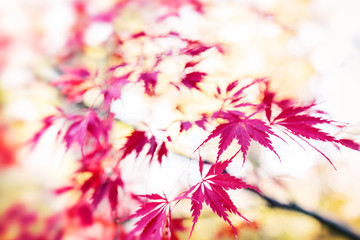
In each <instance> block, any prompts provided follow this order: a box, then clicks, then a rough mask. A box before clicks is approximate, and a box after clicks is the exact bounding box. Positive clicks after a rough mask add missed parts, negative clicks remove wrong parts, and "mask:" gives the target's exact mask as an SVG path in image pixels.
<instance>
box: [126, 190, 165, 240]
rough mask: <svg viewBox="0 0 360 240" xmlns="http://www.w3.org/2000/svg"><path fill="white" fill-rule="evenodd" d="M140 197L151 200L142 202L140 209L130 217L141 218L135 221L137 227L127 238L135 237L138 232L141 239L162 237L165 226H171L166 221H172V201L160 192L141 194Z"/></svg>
mask: <svg viewBox="0 0 360 240" xmlns="http://www.w3.org/2000/svg"><path fill="white" fill-rule="evenodd" d="M140 197H145V198H147V199H150V200H151V201H150V202H147V203H144V204H142V205H141V206H140V209H138V210H137V211H136V212H135V213H134V214H132V215H131V216H130V217H129V218H134V217H141V218H140V220H138V221H137V222H136V223H135V228H134V229H133V230H132V231H131V232H130V233H129V235H128V237H127V238H126V239H129V240H130V239H134V238H135V236H136V235H137V234H138V233H140V235H139V239H144V240H146V239H161V238H162V236H163V231H164V227H166V226H167V227H168V228H169V225H167V224H166V222H167V223H170V222H171V208H170V202H169V201H168V200H167V198H166V196H165V195H164V197H162V196H160V195H159V194H151V195H140ZM168 232H169V231H168Z"/></svg>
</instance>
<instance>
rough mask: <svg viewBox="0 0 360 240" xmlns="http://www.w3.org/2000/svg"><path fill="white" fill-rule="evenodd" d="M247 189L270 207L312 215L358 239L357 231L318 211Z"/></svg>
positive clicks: (338, 231) (349, 236) (341, 232)
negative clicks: (282, 201)
mask: <svg viewBox="0 0 360 240" xmlns="http://www.w3.org/2000/svg"><path fill="white" fill-rule="evenodd" d="M247 190H248V191H251V192H253V193H255V194H256V195H258V196H259V197H261V198H262V199H263V200H265V201H266V203H267V204H268V206H269V207H270V208H281V209H285V210H288V211H294V212H298V213H302V214H305V215H307V216H309V217H312V218H314V219H316V220H318V221H319V222H320V223H321V224H322V225H324V226H327V227H329V228H330V229H331V230H334V231H336V232H337V233H338V234H341V235H342V236H344V237H347V238H349V239H354V240H360V235H358V234H357V233H355V232H354V231H352V230H351V229H350V228H349V227H347V226H345V225H343V224H341V223H339V222H335V221H334V220H331V219H329V218H327V217H324V216H322V215H320V214H319V213H316V212H314V211H309V210H306V209H304V208H303V207H301V206H299V205H297V204H296V203H294V202H290V203H281V202H279V201H277V200H276V199H273V198H271V197H269V196H266V195H264V194H261V193H258V192H256V191H254V190H252V189H247Z"/></svg>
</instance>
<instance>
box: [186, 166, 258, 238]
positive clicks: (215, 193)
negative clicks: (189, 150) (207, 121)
mask: <svg viewBox="0 0 360 240" xmlns="http://www.w3.org/2000/svg"><path fill="white" fill-rule="evenodd" d="M230 162H231V160H227V161H223V162H220V161H217V162H216V163H215V164H213V165H212V166H211V167H210V169H209V171H208V173H207V174H206V175H205V176H204V177H203V176H202V175H203V173H202V171H203V162H202V160H201V159H200V161H199V169H200V174H201V177H202V179H201V182H199V183H197V184H196V185H194V186H192V187H191V188H190V189H189V190H188V191H187V192H186V193H185V195H188V194H192V195H191V197H190V198H191V212H192V217H193V225H192V228H191V232H190V236H191V234H192V232H193V230H194V227H195V224H196V222H197V221H198V219H199V216H200V213H201V210H202V205H203V203H204V202H205V203H206V204H207V205H208V206H210V208H211V209H212V211H213V212H214V213H216V214H217V215H218V216H219V217H221V218H222V219H224V220H225V221H226V222H228V223H229V224H230V226H231V227H232V228H233V229H234V226H233V225H232V223H231V221H230V219H229V217H228V213H234V214H237V215H238V216H240V217H242V218H243V219H244V220H245V221H247V222H249V220H247V219H246V218H245V217H244V216H243V215H242V214H241V213H240V212H239V211H238V210H237V208H236V206H235V205H234V203H233V202H232V201H231V199H230V196H229V195H228V194H227V192H226V191H225V190H229V189H232V190H236V189H242V188H251V189H254V190H256V191H258V190H257V189H256V188H254V187H252V186H250V185H248V184H246V183H245V182H244V181H243V180H241V179H240V178H236V177H234V176H231V175H229V174H228V173H224V170H225V169H226V167H227V166H228V165H229V163H230ZM234 231H235V229H234ZM190 236H189V238H190Z"/></svg>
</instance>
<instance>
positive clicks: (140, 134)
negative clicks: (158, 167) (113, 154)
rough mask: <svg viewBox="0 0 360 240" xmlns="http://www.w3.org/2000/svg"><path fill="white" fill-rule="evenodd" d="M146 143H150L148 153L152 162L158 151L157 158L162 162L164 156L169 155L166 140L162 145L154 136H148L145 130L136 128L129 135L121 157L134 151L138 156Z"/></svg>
mask: <svg viewBox="0 0 360 240" xmlns="http://www.w3.org/2000/svg"><path fill="white" fill-rule="evenodd" d="M145 145H149V150H148V152H147V153H146V155H148V156H150V163H151V161H152V159H153V158H154V156H155V154H156V152H157V160H158V162H159V163H160V164H161V162H162V159H163V157H164V156H167V153H168V150H167V148H166V144H165V142H163V143H162V144H161V145H160V146H159V144H158V142H157V140H156V138H155V137H154V136H148V133H147V132H145V131H139V130H135V131H133V132H132V133H131V134H130V135H129V136H128V137H127V141H126V143H125V144H124V146H123V147H122V148H121V150H122V151H123V154H122V156H121V159H123V158H125V157H126V156H128V155H129V154H130V153H132V152H133V151H135V152H136V157H139V154H140V153H141V152H142V151H143V149H144V147H145Z"/></svg>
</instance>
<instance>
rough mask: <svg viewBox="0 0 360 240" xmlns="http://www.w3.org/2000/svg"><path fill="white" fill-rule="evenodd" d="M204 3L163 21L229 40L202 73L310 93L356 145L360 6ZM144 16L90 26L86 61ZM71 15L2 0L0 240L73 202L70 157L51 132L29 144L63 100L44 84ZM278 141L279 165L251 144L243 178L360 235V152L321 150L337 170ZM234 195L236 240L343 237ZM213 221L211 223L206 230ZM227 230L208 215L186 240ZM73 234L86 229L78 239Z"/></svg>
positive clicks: (295, 1)
mask: <svg viewBox="0 0 360 240" xmlns="http://www.w3.org/2000/svg"><path fill="white" fill-rule="evenodd" d="M77 2H79V1H77ZM86 2H87V4H88V5H89V6H90V12H101V11H106V10H109V9H111V7H112V6H113V4H115V3H116V1H111V0H109V1H96V0H91V1H86ZM119 2H121V1H119ZM164 2H166V1H164ZM203 2H204V3H205V4H206V16H205V17H200V15H199V13H197V12H196V11H195V10H194V9H193V8H192V7H190V6H187V5H184V6H183V7H181V8H180V9H178V10H179V17H171V18H170V19H169V20H167V22H166V23H167V25H166V26H165V28H169V29H176V30H177V31H178V32H180V33H182V34H183V35H184V36H186V37H188V38H195V39H196V38H198V37H201V38H203V39H212V40H213V41H219V42H221V43H223V44H225V45H226V46H227V47H228V50H229V51H228V54H227V55H226V56H225V57H224V58H222V59H221V61H220V60H219V57H218V56H216V55H215V56H211V57H210V58H209V59H210V60H208V61H209V62H208V63H207V64H208V66H204V67H205V68H206V67H208V68H209V69H211V68H212V67H213V66H217V67H218V69H220V73H219V74H220V75H221V76H222V77H223V78H225V77H226V78H229V79H233V78H236V77H237V76H244V75H248V76H268V77H270V78H271V79H272V80H273V86H274V89H277V90H278V92H279V93H280V94H281V95H283V96H291V97H295V98H297V99H299V100H300V102H306V101H309V100H310V99H313V98H316V99H317V102H318V103H319V106H320V107H321V109H322V110H326V111H327V112H328V113H329V114H330V117H331V118H332V119H335V120H337V121H340V122H345V123H349V126H348V127H347V128H345V129H344V133H343V134H344V136H345V137H350V138H354V139H356V140H357V141H358V142H359V141H360V137H359V134H360V111H359V107H358V105H359V102H360V25H359V24H358V23H359V22H360V15H359V14H358V12H359V10H360V2H359V1H357V0H343V1H336V0H252V1H246V0H243V1H235V0H234V1H232V0H227V1H215V0H206V1H203ZM150 14H151V13H150V12H147V11H146V8H144V9H131V8H130V9H129V11H128V12H125V13H123V15H121V16H119V19H116V20H115V23H114V24H113V25H110V24H108V23H101V24H93V25H90V26H87V27H86V29H85V30H84V34H85V35H84V47H85V51H84V58H89V59H92V61H93V62H98V61H101V59H102V58H104V56H105V55H106V53H105V52H106V49H104V47H103V46H104V45H103V44H104V42H106V40H107V39H108V37H109V35H110V34H111V33H112V31H117V30H118V29H121V30H123V29H127V30H129V31H137V30H138V29H139V30H140V29H142V27H143V25H144V19H146V17H145V18H144V19H142V18H140V17H139V15H144V16H147V15H150ZM78 20H79V12H78V10H77V9H76V8H75V7H74V1H71V0H32V1H27V0H12V1H1V2H0V216H2V217H1V219H0V238H1V236H5V238H4V239H15V236H16V234H17V232H18V231H20V230H19V229H21V228H24V226H25V228H28V229H29V231H30V232H36V231H40V230H41V229H43V228H46V227H44V225H45V223H44V222H45V221H48V219H49V218H50V217H52V216H54V214H55V213H57V212H59V211H61V209H63V208H64V206H66V205H67V204H68V203H69V202H71V201H72V197H68V196H67V197H63V196H58V195H55V194H54V193H53V189H55V188H57V187H60V186H63V185H64V184H66V183H68V181H69V179H70V178H71V174H72V172H73V171H74V169H76V163H75V162H74V159H73V156H72V155H71V154H65V151H64V148H63V147H61V146H58V145H57V144H56V141H55V136H56V132H57V130H56V129H53V130H51V131H49V133H47V134H46V135H45V136H44V139H42V140H41V142H40V143H39V146H37V147H36V148H35V149H30V147H29V145H28V144H27V141H29V139H31V137H32V136H33V134H34V133H35V132H36V131H38V130H39V129H40V127H41V119H42V118H44V117H46V116H48V115H49V114H52V113H54V111H55V108H54V106H55V105H59V104H60V103H61V101H63V99H62V98H61V96H60V94H59V93H58V91H57V90H56V89H55V88H53V87H52V86H50V85H49V82H50V81H52V80H53V79H54V78H56V77H57V74H58V73H57V69H56V64H57V63H58V61H59V58H61V57H63V54H64V52H67V51H69V45H68V42H69V39H70V38H71V37H72V36H73V34H74V29H75V28H76V26H78V25H77V24H79V22H78ZM78 27H79V26H78ZM214 29H216V31H215V30H214ZM156 31H160V32H161V31H162V29H157V30H156ZM59 56H60V57H59ZM168 74H169V76H171V74H173V73H171V72H169V73H168ZM215 74H216V73H215ZM89 95H91V94H89ZM127 98H128V99H129V100H128V102H129V103H128V104H129V106H130V105H131V104H135V105H136V104H138V105H141V104H142V101H146V99H145V100H144V99H142V97H141V96H133V95H129V96H126V95H125V96H124V100H123V101H124V102H125V104H124V105H126V101H127ZM134 99H135V100H136V101H138V102H136V101H135V100H134ZM186 104H187V103H186V100H184V103H183V105H184V106H186ZM131 106H133V105H131ZM114 109H115V110H114V111H115V113H116V112H121V111H122V114H124V115H127V116H133V117H134V118H138V120H141V118H146V117H147V116H134V115H131V114H134V113H133V112H131V109H125V110H124V109H118V108H117V107H116V106H114ZM154 121H155V120H154ZM275 148H276V149H278V150H277V152H279V153H281V156H282V160H283V161H282V162H279V161H278V159H276V157H274V156H273V155H272V154H270V153H268V152H266V151H262V150H260V149H257V148H256V146H255V147H254V148H253V149H251V150H250V153H249V156H250V158H251V164H248V165H245V166H244V168H242V169H241V172H240V173H239V174H240V175H244V176H245V175H251V176H254V177H253V179H251V178H250V181H254V182H256V183H257V184H258V185H259V186H260V187H261V190H262V191H263V192H264V194H266V195H268V196H271V197H274V198H276V199H277V200H279V201H282V202H296V203H297V204H299V205H301V206H302V207H304V208H305V209H308V210H314V211H316V212H318V213H320V214H322V215H324V216H326V217H328V218H329V219H333V220H335V221H337V222H340V223H342V224H344V225H346V226H349V227H350V228H351V229H354V231H355V232H356V231H357V232H358V233H360V186H359V182H360V153H358V152H355V151H352V150H348V149H341V151H338V150H337V149H334V148H329V149H327V148H325V147H324V148H322V146H321V149H322V150H324V151H325V152H326V154H327V155H328V156H330V158H331V160H332V161H333V163H334V165H335V166H336V168H337V170H334V169H333V168H332V166H331V165H330V164H329V163H328V162H327V161H326V160H325V159H323V158H322V157H321V156H319V155H318V154H316V153H315V152H314V151H306V152H305V151H302V150H301V148H299V147H298V146H297V145H294V146H292V145H289V146H283V145H279V146H278V147H277V146H275ZM238 168H241V164H240V165H239V166H238ZM237 199H239V200H238V201H237V200H235V203H236V205H237V206H239V208H240V209H243V210H242V213H243V214H244V215H246V216H247V218H249V219H251V220H254V224H249V225H246V224H243V223H242V222H238V223H237V222H236V220H234V221H235V224H237V225H238V226H240V225H241V224H243V226H241V228H240V231H239V236H238V239H346V238H343V237H342V236H341V235H338V234H336V232H334V231H332V230H331V229H328V228H326V227H324V226H323V225H322V224H320V223H319V222H317V221H316V220H314V219H313V218H310V217H308V216H305V215H303V214H301V213H296V212H292V211H287V210H279V209H276V208H268V207H267V206H266V204H265V202H263V200H262V199H260V198H258V197H257V196H256V195H254V194H252V193H241V194H239V198H237ZM244 199H245V200H244ZM11 211H13V213H12V212H11ZM14 212H15V213H14ZM8 216H13V217H12V219H13V220H12V221H14V224H13V225H11V226H9V225H4V221H5V220H8V219H9V218H8ZM189 223H190V221H189ZM209 225H214V227H213V228H211V229H209V227H208V226H209ZM223 225H226V224H225V223H224V222H223V221H222V220H221V219H218V217H217V216H213V215H211V214H209V215H206V216H204V217H203V218H201V219H200V220H199V224H198V225H197V227H196V228H195V231H194V234H193V236H192V239H211V238H213V237H214V236H217V237H218V238H219V239H233V236H230V235H227V234H228V232H229V231H225V230H224V233H221V232H220V233H219V231H220V230H221V227H222V226H223ZM4 226H5V227H4ZM9 227H11V229H10V230H9ZM4 228H6V229H4ZM76 231H82V232H83V233H82V234H83V235H76V234H78V233H76V234H75V233H74V232H76ZM76 231H72V233H68V234H66V235H65V237H64V239H82V237H79V236H87V237H83V239H90V238H89V236H92V237H93V238H92V239H98V238H97V236H98V237H99V238H101V234H102V230H101V229H99V228H96V227H93V228H89V229H83V230H76ZM217 231H218V232H217ZM84 232H85V233H84ZM187 233H188V232H186V233H185V234H184V236H182V237H184V239H186V238H187ZM1 234H4V235H1ZM217 234H218V235H217ZM219 234H220V235H219ZM23 239H26V238H23ZM29 239H32V238H29ZM49 239H52V238H51V237H49Z"/></svg>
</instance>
